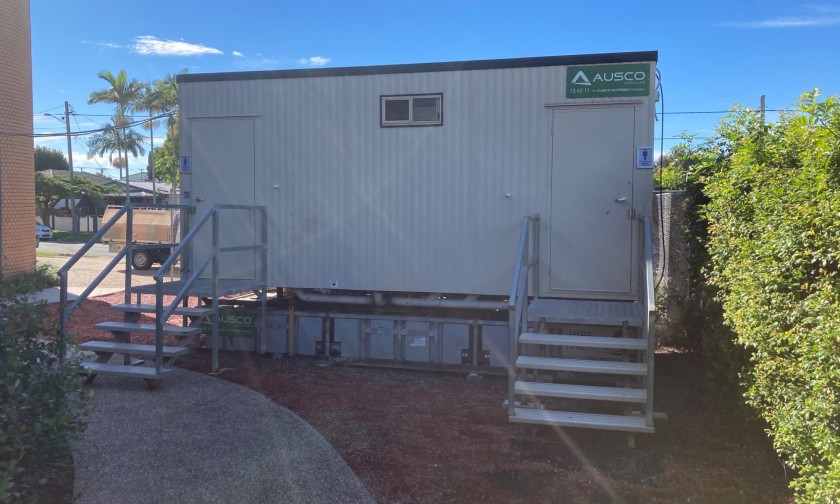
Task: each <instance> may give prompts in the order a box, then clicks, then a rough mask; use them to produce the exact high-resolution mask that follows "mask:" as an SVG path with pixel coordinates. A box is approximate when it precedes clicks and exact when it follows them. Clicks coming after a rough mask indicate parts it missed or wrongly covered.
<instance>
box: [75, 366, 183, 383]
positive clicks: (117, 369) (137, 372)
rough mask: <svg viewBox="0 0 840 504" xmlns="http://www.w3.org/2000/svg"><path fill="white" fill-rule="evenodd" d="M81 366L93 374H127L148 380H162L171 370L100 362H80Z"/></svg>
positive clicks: (130, 376)
mask: <svg viewBox="0 0 840 504" xmlns="http://www.w3.org/2000/svg"><path fill="white" fill-rule="evenodd" d="M82 368H83V369H84V370H86V371H90V372H91V373H94V374H101V375H114V376H127V377H129V378H145V379H148V380H162V379H164V378H166V375H168V374H169V373H171V372H172V370H171V369H168V368H161V370H160V372H157V371H156V370H155V368H153V367H143V366H126V365H124V364H103V363H101V362H82Z"/></svg>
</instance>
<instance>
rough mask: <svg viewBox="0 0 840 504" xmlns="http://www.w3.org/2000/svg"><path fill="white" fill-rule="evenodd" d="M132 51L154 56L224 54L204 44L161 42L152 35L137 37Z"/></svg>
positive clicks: (176, 41)
mask: <svg viewBox="0 0 840 504" xmlns="http://www.w3.org/2000/svg"><path fill="white" fill-rule="evenodd" d="M132 50H133V51H134V52H136V53H137V54H143V55H153V56H201V55H204V54H224V53H223V52H222V51H220V50H218V49H216V48H214V47H208V46H206V45H202V44H191V43H189V42H183V41H179V40H160V39H158V38H157V37H154V36H152V35H141V36H139V37H137V40H136V42H135V43H134V46H133V47H132Z"/></svg>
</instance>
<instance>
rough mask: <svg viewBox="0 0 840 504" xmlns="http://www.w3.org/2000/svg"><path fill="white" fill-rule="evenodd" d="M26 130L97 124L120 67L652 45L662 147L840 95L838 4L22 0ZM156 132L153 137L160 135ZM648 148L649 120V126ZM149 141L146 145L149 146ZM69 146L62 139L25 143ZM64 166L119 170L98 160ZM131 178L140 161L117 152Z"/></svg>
mask: <svg viewBox="0 0 840 504" xmlns="http://www.w3.org/2000/svg"><path fill="white" fill-rule="evenodd" d="M31 11H32V64H33V65H32V66H33V91H34V110H33V112H34V114H35V115H34V124H35V132H36V133H47V132H63V131H64V129H63V125H62V123H61V122H60V121H59V120H58V119H56V118H54V117H50V116H47V115H44V114H43V112H44V111H47V112H49V113H52V114H59V115H61V114H63V104H64V101H65V100H67V101H69V102H70V104H71V106H72V107H73V109H74V110H75V111H76V112H77V114H78V115H75V116H74V119H73V122H72V123H71V129H72V130H73V131H77V130H86V129H91V128H96V127H98V126H99V125H98V124H97V123H104V122H106V121H107V120H108V117H106V116H107V115H109V114H111V113H112V109H111V108H110V107H109V106H105V105H98V106H93V105H88V104H87V98H88V95H89V94H90V92H91V91H94V90H96V89H100V88H103V87H104V85H105V82H104V81H102V80H100V79H98V78H97V76H96V74H97V73H98V72H99V71H101V70H106V69H107V70H111V71H112V72H114V73H116V72H117V71H118V70H120V69H125V70H126V71H127V72H128V75H129V76H130V77H136V78H138V79H140V80H144V81H152V80H155V79H159V78H161V77H163V76H164V75H166V74H168V73H177V72H179V71H180V70H181V69H184V68H188V69H189V71H190V72H191V73H202V72H228V71H243V70H272V69H287V68H303V67H325V66H330V67H334V66H358V65H379V64H394V63H415V62H433V61H453V60H472V59H495V58H515V57H529V56H548V55H568V54H588V53H600V52H624V51H646V50H657V51H659V69H660V71H661V72H662V78H663V89H664V98H665V112H666V114H667V115H666V116H665V133H664V137H665V138H666V141H665V148H666V150H667V149H668V147H669V146H671V145H673V144H674V143H676V141H675V140H671V139H672V138H673V137H675V136H676V135H677V134H679V133H680V132H682V131H687V132H689V133H697V134H698V135H700V136H701V137H703V136H707V135H710V134H711V133H712V130H713V129H714V126H715V125H716V124H717V122H718V121H719V120H720V118H721V115H720V114H669V112H706V111H719V110H726V109H728V108H730V107H731V106H732V105H733V104H735V103H739V104H744V105H747V106H754V107H757V106H758V102H759V96H760V95H762V94H765V95H767V108H769V109H780V108H784V107H786V106H788V105H790V104H791V103H794V102H795V101H796V99H797V97H798V96H799V95H800V94H801V93H802V92H804V91H807V90H811V89H813V88H820V89H822V90H823V92H824V93H825V94H828V95H831V94H840V58H838V54H837V48H838V47H840V2H837V3H833V2H822V3H821V2H816V3H815V2H797V1H775V0H773V1H737V0H730V1H725V2H724V1H720V0H714V1H707V2H680V1H672V2H651V1H643V0H637V1H635V2H627V1H621V2H611V1H602V2H566V1H558V0H554V1H545V2H543V1H539V2H527V1H519V2H511V1H477V0H476V1H473V0H463V1H459V0H448V1H438V0H424V1H419V0H391V1H387V2H385V1H383V2H375V1H367V0H357V1H355V2H346V1H330V2H319V1H315V0H311V1H307V2H303V1H277V2H267V1H247V0H242V1H240V2H219V1H212V0H208V1H202V2H198V1H192V0H189V1H188V0H183V1H172V0H168V1H158V0H151V1H146V2H135V3H131V4H129V3H123V2H118V3H115V2H106V1H102V0H88V1H84V2H70V1H67V0H32V2H31ZM163 133H164V132H163V129H160V130H159V131H158V132H157V133H156V135H155V136H156V137H159V136H162V135H163ZM656 135H657V143H656V145H657V148H658V146H659V141H658V137H659V123H657V125H656ZM156 143H157V140H156ZM37 144H39V145H44V146H48V147H52V148H58V149H60V150H62V151H65V152H66V140H65V139H64V138H56V139H37ZM84 148H85V147H84V142H83V141H82V140H78V141H75V142H74V144H73V150H74V156H73V159H74V164H75V166H76V167H77V168H83V169H85V170H86V171H95V172H99V169H100V168H104V169H105V171H104V173H105V174H106V175H109V176H116V175H117V170H116V169H108V168H109V167H108V162H107V159H99V160H96V159H92V160H90V159H87V157H86V155H85V152H84ZM129 162H130V166H131V172H132V173H135V172H137V171H139V170H141V169H144V168H145V165H146V159H145V157H144V158H138V159H137V160H135V159H133V158H132V159H130V160H129Z"/></svg>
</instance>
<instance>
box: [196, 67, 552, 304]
mask: <svg viewBox="0 0 840 504" xmlns="http://www.w3.org/2000/svg"><path fill="white" fill-rule="evenodd" d="M564 79H565V71H564V68H563V67H536V68H511V69H499V70H476V71H460V72H430V73H400V74H385V75H364V76H344V77H318V78H301V79H294V78H290V79H264V80H253V81H247V80H240V81H236V80H234V81H220V82H189V83H183V84H182V86H183V87H182V90H183V91H182V102H181V115H182V118H185V119H182V128H184V129H183V130H182V138H184V136H183V135H184V131H186V132H187V134H186V138H189V134H188V132H189V125H188V122H189V118H190V117H198V116H205V117H206V116H231V115H233V116H236V115H252V116H256V117H258V119H257V121H256V124H257V133H256V139H255V145H256V160H257V161H256V162H257V181H258V182H257V183H258V187H257V190H256V194H257V204H265V205H267V206H268V207H269V213H270V221H269V223H270V226H269V245H270V252H269V256H270V257H269V281H270V283H271V284H272V285H277V286H287V287H297V288H329V287H330V282H332V281H336V282H338V287H339V288H341V289H359V290H384V291H417V292H460V293H480V294H506V293H507V291H508V289H509V286H510V281H511V275H512V269H513V261H514V255H515V252H516V245H517V239H518V235H519V226H520V223H521V220H522V217H523V216H525V215H530V214H534V213H541V214H543V215H544V216H546V215H547V210H548V208H549V201H550V200H549V198H550V177H549V172H550V159H549V147H550V137H549V128H550V115H549V111H548V109H547V108H546V105H547V104H552V103H555V104H556V103H559V102H562V101H564V98H563V93H564ZM425 93H443V126H439V127H438V126H436V127H404V128H381V127H380V125H379V113H380V103H379V102H380V96H381V95H394V94H425ZM185 123H186V124H185ZM188 143H189V142H188V141H187V142H185V143H182V148H184V149H185V150H186V152H185V153H186V154H188V153H189V152H188V151H189V145H188ZM232 176H235V175H232ZM188 184H189V177H187V178H186V181H185V188H188V187H189V185H188ZM275 185H276V186H277V189H274V188H273V186H275ZM220 190H223V188H220ZM508 195H509V196H508Z"/></svg>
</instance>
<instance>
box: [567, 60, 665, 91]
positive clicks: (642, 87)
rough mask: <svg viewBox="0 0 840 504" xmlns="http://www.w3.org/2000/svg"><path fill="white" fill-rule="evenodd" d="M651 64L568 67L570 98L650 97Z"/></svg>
mask: <svg viewBox="0 0 840 504" xmlns="http://www.w3.org/2000/svg"><path fill="white" fill-rule="evenodd" d="M650 72H651V65H650V63H627V64H621V65H588V66H570V67H568V68H566V98H613V97H619V96H647V95H648V94H649V93H650Z"/></svg>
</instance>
